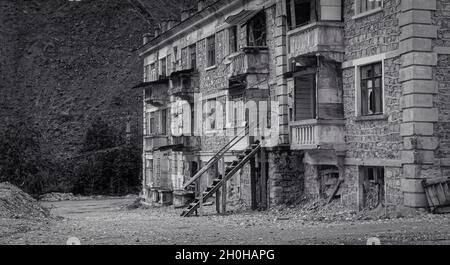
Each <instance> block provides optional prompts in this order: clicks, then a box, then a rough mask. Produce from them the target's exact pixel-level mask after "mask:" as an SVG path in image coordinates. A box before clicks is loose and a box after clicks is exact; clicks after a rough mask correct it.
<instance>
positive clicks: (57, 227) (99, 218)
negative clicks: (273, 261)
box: [0, 199, 450, 244]
mask: <svg viewBox="0 0 450 265" xmlns="http://www.w3.org/2000/svg"><path fill="white" fill-rule="evenodd" d="M131 202H132V200H130V199H108V200H87V201H65V202H51V203H45V204H44V205H45V206H51V207H53V208H52V213H53V214H54V215H55V216H61V217H62V218H58V219H55V220H50V221H47V222H45V223H36V222H33V221H24V220H10V219H0V244H66V242H67V239H68V238H69V237H77V238H79V239H80V241H81V244H366V242H367V238H369V237H378V238H380V239H381V242H382V244H450V218H449V217H450V216H449V215H446V216H445V215H444V216H442V215H441V216H435V215H426V216H422V217H416V218H408V219H394V220H379V221H345V222H342V221H341V222H333V223H324V222H312V221H299V220H297V219H295V218H291V217H289V216H283V217H282V218H281V217H280V216H277V215H276V214H274V213H267V212H249V213H239V214H232V215H228V216H218V215H208V216H204V217H190V218H182V217H179V212H180V210H174V209H171V208H153V209H137V210H126V209H124V206H126V205H129V204H130V203H131Z"/></svg>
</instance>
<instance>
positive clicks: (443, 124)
mask: <svg viewBox="0 0 450 265" xmlns="http://www.w3.org/2000/svg"><path fill="white" fill-rule="evenodd" d="M436 4H437V11H436V12H434V13H433V16H432V20H433V24H435V25H436V26H437V38H436V39H435V40H433V47H435V50H436V49H437V50H438V51H440V54H438V55H437V65H436V70H435V71H434V72H433V79H434V80H436V81H437V82H438V85H437V88H438V91H437V92H438V96H437V98H436V99H435V101H436V102H435V104H437V106H438V111H439V118H438V123H437V124H436V127H435V130H436V132H437V137H438V138H439V147H438V148H437V149H436V153H435V156H436V158H437V159H439V160H440V164H441V167H442V168H441V170H442V174H443V175H444V176H449V175H450V123H448V121H449V120H450V105H449V104H448V102H450V75H449V72H450V3H449V2H448V1H445V0H438V1H436ZM439 47H441V48H439ZM442 47H446V48H442Z"/></svg>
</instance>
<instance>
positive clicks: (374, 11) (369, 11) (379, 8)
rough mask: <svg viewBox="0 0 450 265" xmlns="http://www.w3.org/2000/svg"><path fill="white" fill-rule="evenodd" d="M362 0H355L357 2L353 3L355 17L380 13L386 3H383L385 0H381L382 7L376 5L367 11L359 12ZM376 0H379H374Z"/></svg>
mask: <svg viewBox="0 0 450 265" xmlns="http://www.w3.org/2000/svg"><path fill="white" fill-rule="evenodd" d="M360 1H361V0H355V3H354V4H353V10H354V11H355V12H354V13H355V15H354V16H353V19H356V18H360V17H365V16H368V15H371V14H374V13H378V12H380V11H382V10H383V7H384V3H383V2H384V0H379V1H380V2H381V6H380V7H376V8H374V9H371V10H367V11H365V12H359V9H360V3H361V2H360ZM374 1H377V0H374Z"/></svg>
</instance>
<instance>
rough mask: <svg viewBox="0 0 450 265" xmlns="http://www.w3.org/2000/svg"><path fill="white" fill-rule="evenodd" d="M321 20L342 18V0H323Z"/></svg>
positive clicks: (321, 2)
mask: <svg viewBox="0 0 450 265" xmlns="http://www.w3.org/2000/svg"><path fill="white" fill-rule="evenodd" d="M320 19H321V20H335V21H341V20H342V0H322V1H320Z"/></svg>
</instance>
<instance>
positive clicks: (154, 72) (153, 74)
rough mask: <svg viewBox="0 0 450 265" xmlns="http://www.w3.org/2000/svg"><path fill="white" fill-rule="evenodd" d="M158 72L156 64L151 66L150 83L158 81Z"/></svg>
mask: <svg viewBox="0 0 450 265" xmlns="http://www.w3.org/2000/svg"><path fill="white" fill-rule="evenodd" d="M157 75H158V70H157V69H156V63H152V64H150V79H149V81H155V80H157V79H158V78H157Z"/></svg>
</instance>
